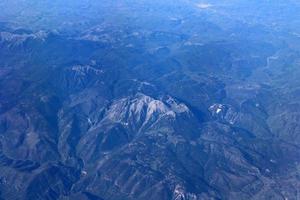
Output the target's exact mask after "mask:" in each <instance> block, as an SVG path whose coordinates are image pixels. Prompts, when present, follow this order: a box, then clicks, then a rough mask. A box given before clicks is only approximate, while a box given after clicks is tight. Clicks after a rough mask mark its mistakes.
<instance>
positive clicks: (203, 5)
mask: <svg viewBox="0 0 300 200" xmlns="http://www.w3.org/2000/svg"><path fill="white" fill-rule="evenodd" d="M196 6H197V7H198V8H200V9H208V8H210V7H212V4H209V3H198V4H197V5H196Z"/></svg>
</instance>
